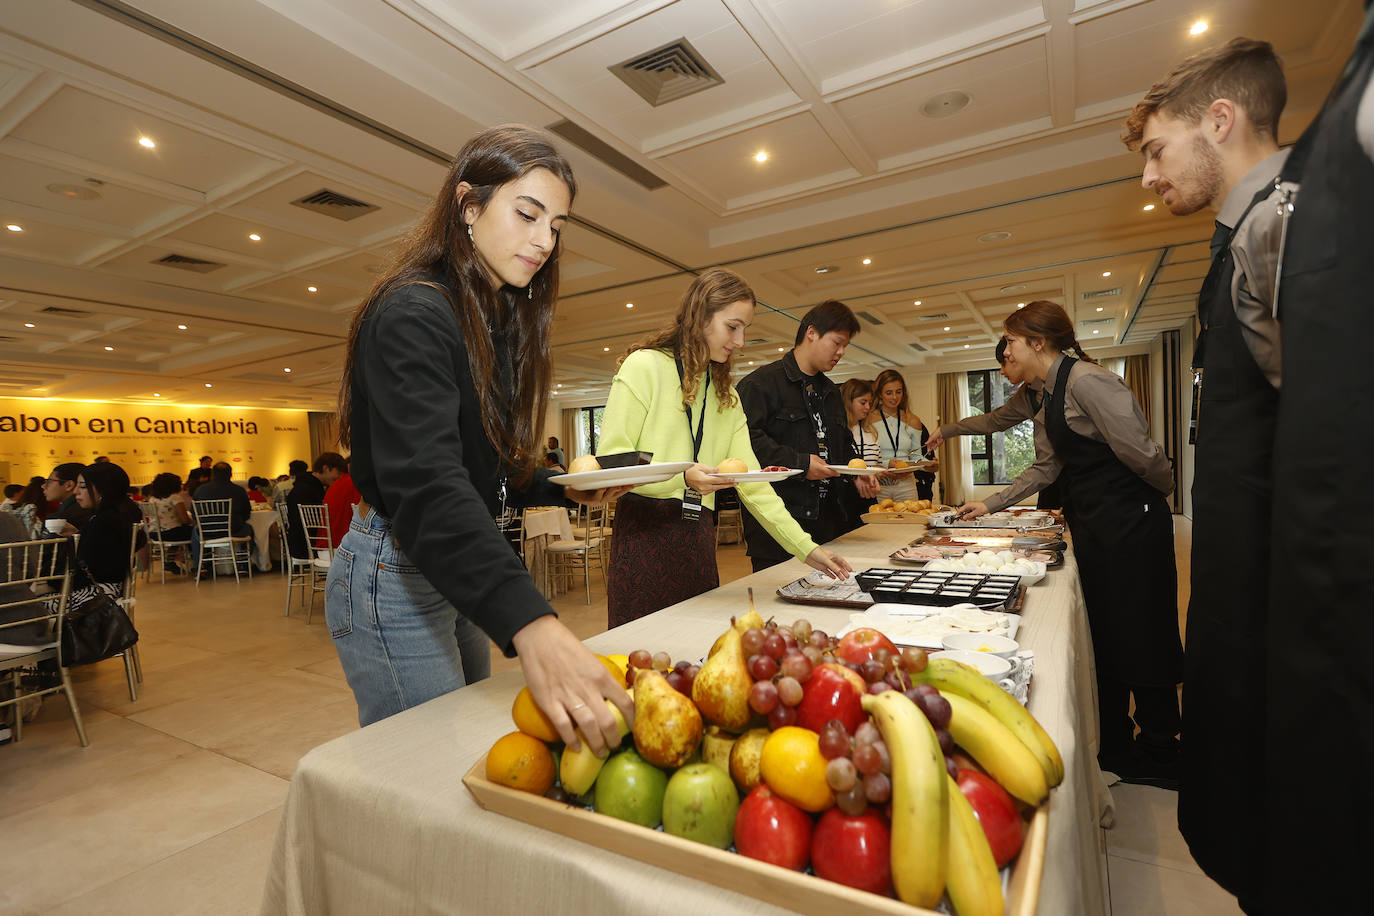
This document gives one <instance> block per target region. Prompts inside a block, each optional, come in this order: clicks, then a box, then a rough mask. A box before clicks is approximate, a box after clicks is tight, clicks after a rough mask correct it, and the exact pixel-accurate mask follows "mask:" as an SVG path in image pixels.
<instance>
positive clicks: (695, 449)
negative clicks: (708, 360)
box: [673, 357, 711, 461]
mask: <svg viewBox="0 0 1374 916" xmlns="http://www.w3.org/2000/svg"><path fill="white" fill-rule="evenodd" d="M673 362H674V363H676V364H677V378H678V381H679V382H680V381H682V380H683V377H682V360H680V359H678V358H677V357H673ZM710 390H711V371H710V370H709V369H708V370H706V384H705V385H703V386H701V419H700V420H698V421H697V430H696V433H695V434H693V432H692V405H691V404H686V405H683V407H684V409H685V410H686V411H687V435H688V436H690V437H691V439H692V460H693V461H696V460H697V456H698V455H700V454H701V439H702V436H703V435H704V433H705V431H706V394H707V392H709V391H710Z"/></svg>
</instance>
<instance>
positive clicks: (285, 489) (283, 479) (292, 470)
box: [272, 458, 310, 506]
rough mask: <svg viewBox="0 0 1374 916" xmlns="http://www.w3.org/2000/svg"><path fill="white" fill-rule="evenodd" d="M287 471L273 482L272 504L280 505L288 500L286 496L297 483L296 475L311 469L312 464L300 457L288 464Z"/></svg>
mask: <svg viewBox="0 0 1374 916" xmlns="http://www.w3.org/2000/svg"><path fill="white" fill-rule="evenodd" d="M286 469H287V473H285V474H282V475H281V476H280V477H278V478H277V480H276V482H275V483H274V484H272V505H273V506H280V505H283V504H284V503H285V502H286V497H287V495H288V494H290V492H291V488H292V487H293V486H295V484H296V475H298V474H304V473H306V472H307V471H309V470H310V465H308V464H306V463H305V462H304V461H302V460H300V459H299V458H297V459H295V460H293V461H292V462H291V463H290V464H288V465H287V466H286Z"/></svg>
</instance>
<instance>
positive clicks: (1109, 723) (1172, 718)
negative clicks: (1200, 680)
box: [1097, 667, 1182, 755]
mask: <svg viewBox="0 0 1374 916" xmlns="http://www.w3.org/2000/svg"><path fill="white" fill-rule="evenodd" d="M1132 694H1134V695H1135V715H1134V717H1132V715H1131V711H1130V710H1131V696H1132ZM1097 713H1098V717H1099V720H1100V722H1101V734H1102V746H1101V748H1100V751H1101V752H1102V753H1103V754H1106V755H1111V754H1121V753H1126V752H1128V751H1129V750H1130V749H1131V747H1132V742H1133V741H1134V740H1135V738H1134V736H1135V729H1136V726H1137V725H1138V726H1140V738H1139V741H1140V744H1141V745H1143V746H1144V747H1145V748H1147V749H1155V750H1161V751H1169V750H1172V749H1174V748H1175V746H1176V745H1177V743H1178V738H1177V736H1178V733H1179V729H1180V728H1181V727H1182V723H1181V720H1180V718H1179V714H1178V690H1177V688H1175V687H1172V686H1153V687H1146V686H1141V685H1138V684H1136V685H1132V684H1126V683H1123V682H1122V681H1118V680H1116V679H1115V678H1113V677H1112V676H1111V673H1110V672H1105V673H1104V672H1103V670H1102V668H1101V667H1099V668H1098V670H1097Z"/></svg>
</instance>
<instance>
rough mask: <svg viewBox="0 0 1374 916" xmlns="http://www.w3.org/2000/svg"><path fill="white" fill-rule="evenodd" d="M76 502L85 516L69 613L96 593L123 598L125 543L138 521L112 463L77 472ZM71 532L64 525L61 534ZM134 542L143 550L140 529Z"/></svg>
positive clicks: (126, 485) (126, 569)
mask: <svg viewBox="0 0 1374 916" xmlns="http://www.w3.org/2000/svg"><path fill="white" fill-rule="evenodd" d="M76 500H77V502H78V503H80V504H81V507H82V508H83V509H85V510H87V512H89V513H90V516H89V517H88V518H87V520H86V524H85V526H84V527H83V528H82V529H81V531H80V532H79V533H80V535H81V538H80V542H79V543H78V544H77V547H76V566H75V568H73V569H72V594H71V598H70V599H69V601H68V605H67V606H68V608H69V609H71V608H75V607H79V606H80V604H81V602H82V601H85V600H89V599H90V598H91V597H93V596H94V594H95V593H96V592H97V591H103V592H105V593H106V594H108V595H110V596H112V597H115V598H118V597H120V596H122V595H123V594H124V580H125V579H126V578H127V577H128V575H129V540H130V538H132V537H133V536H134V527H133V526H134V524H135V523H137V522H139V521H140V520H141V519H142V518H143V513H141V512H139V510H138V506H136V505H134V503H133V500H131V499H129V475H128V474H127V473H125V471H124V469H123V468H122V467H120V466H119V465H117V464H114V463H113V462H109V461H102V462H101V463H100V464H89V465H87V466H86V467H84V468H82V469H81V474H80V476H79V477H78V478H77V484H76ZM77 533H78V532H77V530H76V527H75V526H74V525H72V524H71V523H70V522H68V523H67V527H66V528H65V529H64V530H63V531H62V532H61V534H62V535H63V536H65V537H70V536H71V535H73V534H77ZM138 540H139V546H138V548H137V549H139V550H147V544H146V543H145V541H146V538H145V536H144V534H143V529H142V527H139V529H138ZM145 561H146V557H145Z"/></svg>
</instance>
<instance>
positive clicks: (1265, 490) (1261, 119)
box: [1122, 38, 1287, 911]
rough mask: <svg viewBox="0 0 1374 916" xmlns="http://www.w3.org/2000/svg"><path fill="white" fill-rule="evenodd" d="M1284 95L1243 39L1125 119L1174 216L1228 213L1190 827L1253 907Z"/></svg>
mask: <svg viewBox="0 0 1374 916" xmlns="http://www.w3.org/2000/svg"><path fill="white" fill-rule="evenodd" d="M1286 100H1287V89H1286V86H1285V82H1284V77H1283V70H1282V68H1281V66H1280V64H1279V61H1278V58H1277V57H1275V55H1274V50H1273V48H1272V47H1271V46H1270V45H1269V44H1268V43H1267V42H1262V41H1253V40H1251V39H1247V38H1236V39H1233V40H1232V41H1230V42H1228V43H1227V44H1225V45H1222V46H1221V47H1218V48H1212V49H1210V50H1207V51H1203V52H1201V53H1199V54H1196V55H1194V56H1193V57H1190V58H1188V59H1187V60H1185V61H1184V62H1183V63H1181V64H1179V65H1178V66H1177V67H1176V68H1175V69H1174V71H1173V72H1172V73H1170V74H1169V75H1168V76H1167V77H1165V79H1164V80H1163V81H1162V82H1160V83H1157V84H1156V85H1155V86H1154V87H1153V88H1152V89H1151V90H1150V91H1149V93H1148V94H1146V96H1145V98H1144V99H1143V100H1142V101H1141V102H1139V103H1138V104H1137V105H1136V106H1135V109H1134V111H1132V112H1131V115H1130V117H1128V118H1127V120H1126V131H1125V134H1124V135H1123V138H1122V139H1123V140H1124V141H1125V143H1126V145H1127V147H1129V148H1131V149H1138V150H1139V151H1140V152H1141V153H1142V154H1143V155H1144V157H1145V166H1144V175H1143V184H1144V186H1145V187H1146V188H1150V189H1152V190H1154V191H1155V192H1156V193H1157V194H1159V195H1160V197H1161V198H1162V199H1163V202H1164V204H1165V206H1167V207H1168V208H1169V211H1170V212H1171V213H1173V214H1174V215H1176V216H1184V215H1187V214H1190V213H1195V212H1197V211H1199V210H1201V209H1202V208H1203V207H1210V208H1211V209H1212V210H1213V211H1215V212H1216V213H1217V219H1216V231H1215V232H1214V234H1213V236H1212V246H1211V251H1212V263H1211V268H1210V270H1209V271H1208V272H1207V278H1206V280H1204V282H1203V285H1202V291H1201V292H1200V294H1199V295H1198V325H1199V328H1200V331H1199V334H1198V340H1197V345H1196V348H1195V355H1194V360H1193V371H1194V389H1193V415H1192V424H1193V427H1192V435H1190V440H1191V441H1193V442H1194V444H1195V445H1196V452H1195V456H1194V478H1193V557H1192V577H1191V578H1192V594H1191V598H1190V600H1189V604H1188V624H1187V639H1186V643H1187V654H1186V657H1185V662H1184V675H1183V682H1184V687H1183V690H1184V692H1183V742H1182V746H1183V757H1182V774H1181V785H1180V794H1179V804H1178V821H1179V829H1180V831H1181V832H1182V833H1183V836H1184V838H1185V839H1186V840H1187V841H1188V846H1189V849H1190V850H1191V851H1192V853H1193V857H1194V858H1195V859H1196V860H1197V862H1198V864H1199V865H1200V866H1201V867H1202V869H1203V871H1205V872H1206V873H1207V875H1208V876H1209V877H1211V878H1212V879H1213V880H1215V881H1216V882H1217V883H1218V884H1220V885H1221V886H1222V887H1224V888H1226V889H1227V890H1228V891H1230V892H1231V893H1233V894H1235V895H1236V896H1237V897H1238V898H1239V901H1240V905H1241V907H1242V908H1244V909H1246V910H1250V911H1254V909H1255V908H1256V907H1259V906H1260V905H1261V903H1262V901H1261V899H1260V895H1261V891H1260V884H1259V881H1260V874H1261V871H1262V870H1261V869H1257V868H1255V862H1256V860H1257V853H1258V850H1259V841H1260V838H1261V837H1262V836H1263V835H1264V833H1265V832H1266V829H1267V825H1266V813H1265V812H1266V805H1265V804H1264V798H1265V792H1266V780H1265V776H1264V772H1263V769H1262V768H1261V767H1260V766H1259V763H1260V761H1261V759H1262V748H1263V747H1264V736H1263V723H1264V718H1265V709H1264V695H1265V687H1264V685H1265V677H1266V674H1265V664H1264V659H1265V651H1266V637H1265V631H1266V620H1267V613H1268V611H1267V608H1268V605H1269V595H1268V579H1267V576H1266V575H1265V571H1267V570H1268V569H1269V565H1270V564H1269V555H1270V531H1271V528H1270V516H1271V510H1272V495H1273V489H1274V482H1273V451H1274V430H1275V422H1276V419H1277V416H1278V403H1279V385H1280V381H1281V379H1280V365H1279V364H1280V357H1279V355H1280V342H1279V332H1278V324H1277V322H1276V321H1275V318H1274V308H1273V300H1274V268H1275V267H1276V265H1277V263H1278V257H1279V236H1280V220H1279V216H1278V211H1277V198H1278V190H1277V188H1276V183H1275V178H1276V177H1277V175H1278V173H1279V170H1280V168H1281V167H1282V166H1283V161H1284V158H1285V157H1286V155H1287V153H1285V152H1281V151H1280V150H1279V148H1278V142H1277V136H1278V120H1279V115H1280V113H1282V111H1283V107H1284V103H1285V101H1286Z"/></svg>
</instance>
